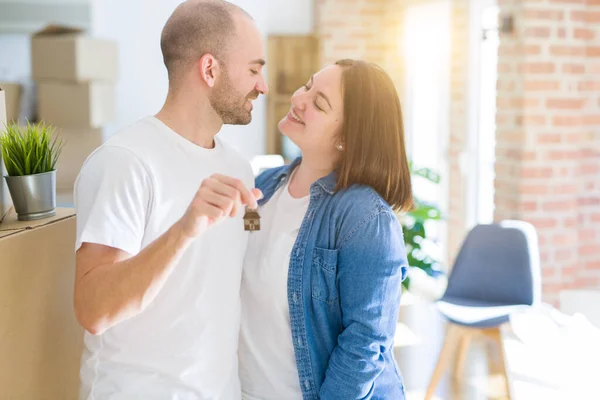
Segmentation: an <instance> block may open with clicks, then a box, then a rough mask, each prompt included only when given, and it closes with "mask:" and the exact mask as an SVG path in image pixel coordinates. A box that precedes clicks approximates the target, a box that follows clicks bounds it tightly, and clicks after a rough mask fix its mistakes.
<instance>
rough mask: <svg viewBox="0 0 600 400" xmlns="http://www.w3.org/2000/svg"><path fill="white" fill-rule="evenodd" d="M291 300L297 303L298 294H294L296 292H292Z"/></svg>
mask: <svg viewBox="0 0 600 400" xmlns="http://www.w3.org/2000/svg"><path fill="white" fill-rule="evenodd" d="M292 300H293V301H294V303H298V296H296V293H294V294H292Z"/></svg>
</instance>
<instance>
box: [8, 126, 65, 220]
mask: <svg viewBox="0 0 600 400" xmlns="http://www.w3.org/2000/svg"><path fill="white" fill-rule="evenodd" d="M54 131H55V129H54V128H53V127H52V126H50V125H46V124H45V123H44V122H40V123H38V124H31V123H29V122H28V123H27V126H26V127H25V126H20V125H18V124H17V123H9V124H5V127H4V131H3V132H1V133H0V148H1V150H2V158H3V159H4V165H5V167H6V171H7V173H8V175H7V176H5V179H6V183H7V186H8V191H9V193H10V196H11V198H12V201H13V205H14V207H15V211H16V212H17V215H18V218H19V220H21V221H31V220H35V219H41V218H46V217H51V216H53V215H55V214H56V162H57V160H58V157H59V155H60V152H61V151H62V148H63V142H62V140H60V139H59V138H58V137H57V136H54Z"/></svg>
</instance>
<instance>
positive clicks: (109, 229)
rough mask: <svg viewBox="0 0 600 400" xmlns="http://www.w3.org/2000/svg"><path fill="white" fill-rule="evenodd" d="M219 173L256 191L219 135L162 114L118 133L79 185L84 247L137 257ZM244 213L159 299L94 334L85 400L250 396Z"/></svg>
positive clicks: (87, 354)
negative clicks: (188, 134) (246, 386)
mask: <svg viewBox="0 0 600 400" xmlns="http://www.w3.org/2000/svg"><path fill="white" fill-rule="evenodd" d="M215 173H219V174H223V175H228V176H232V177H235V178H238V179H241V180H242V181H243V182H244V184H245V185H247V187H248V188H252V187H254V178H253V174H252V169H251V167H250V164H249V163H248V162H247V161H246V160H244V159H243V158H242V157H241V156H240V155H239V154H238V153H237V152H236V151H235V150H233V149H232V148H231V147H229V146H227V145H226V144H225V143H223V142H222V141H221V140H220V139H219V138H215V147H214V148H213V149H205V148H203V147H200V146H197V145H195V144H193V143H192V142H190V141H188V140H187V139H185V138H183V137H182V136H180V135H178V134H177V133H175V132H174V131H172V130H171V129H169V128H168V127H167V126H166V125H164V124H163V123H162V122H161V121H159V120H158V119H156V118H154V117H148V118H145V119H143V120H141V121H139V122H137V123H135V124H134V125H132V126H130V127H129V128H127V129H125V130H123V131H122V132H120V133H118V134H116V135H114V136H113V137H111V138H110V139H109V140H108V141H107V142H106V143H104V144H103V145H102V146H101V147H100V148H98V149H97V150H96V151H95V152H93V153H92V154H91V155H90V157H88V159H87V160H86V162H85V164H84V166H83V167H82V170H81V172H80V174H79V176H78V178H77V181H76V183H75V190H74V192H75V193H74V194H75V205H76V209H77V243H76V248H77V249H78V248H79V247H80V246H81V243H83V242H89V243H97V244H102V245H106V246H111V247H115V248H118V249H121V250H124V251H126V252H127V253H130V254H132V255H135V254H137V253H138V252H139V251H140V250H141V249H143V248H144V247H146V246H148V245H149V244H150V243H151V242H152V241H154V240H155V239H157V238H158V237H159V236H160V235H162V234H163V233H164V232H165V231H166V230H168V229H169V228H170V227H171V226H172V225H173V224H174V223H175V222H176V221H177V220H178V219H180V218H181V216H182V215H183V214H184V212H185V211H186V209H187V207H188V205H189V204H190V202H191V200H192V198H193V197H194V195H195V193H196V192H197V190H198V189H199V187H200V184H201V182H202V181H203V180H204V179H205V178H207V177H209V176H210V175H212V174H215ZM241 214H243V213H240V215H238V216H237V217H236V218H233V219H232V218H228V219H226V220H224V221H222V222H221V223H219V224H218V225H216V226H214V227H212V228H211V229H210V230H208V231H207V232H206V233H204V234H203V235H201V236H200V237H199V238H198V239H196V240H195V242H194V243H193V244H192V245H191V246H190V247H189V248H188V249H187V250H186V251H185V253H184V254H183V256H182V257H181V259H180V260H179V262H178V263H177V265H176V266H175V268H174V269H173V271H172V273H171V275H170V276H169V277H168V279H167V281H166V283H165V285H164V287H163V288H162V290H161V291H160V292H159V293H158V295H157V296H156V298H155V299H154V301H153V302H152V303H151V304H150V305H149V306H148V307H147V309H145V310H144V311H143V312H142V313H140V314H138V315H137V316H135V317H133V318H130V319H128V320H126V321H123V322H121V323H119V324H118V325H116V326H114V327H113V328H111V329H109V330H107V331H106V332H105V333H104V334H102V335H98V336H94V335H91V334H89V333H88V332H86V333H85V338H84V341H85V348H84V352H83V355H82V360H81V389H80V398H81V399H134V398H135V399H177V400H188V399H194V400H197V399H198V400H205V399H206V400H208V399H215V400H216V399H219V400H221V399H222V400H233V399H239V398H240V396H241V395H240V383H239V378H238V363H237V346H238V338H239V326H240V293H239V291H240V281H241V273H242V263H243V259H244V253H245V250H246V246H247V240H248V232H246V231H244V225H243V219H242V217H243V215H241Z"/></svg>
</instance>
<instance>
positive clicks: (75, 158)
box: [56, 129, 103, 191]
mask: <svg viewBox="0 0 600 400" xmlns="http://www.w3.org/2000/svg"><path fill="white" fill-rule="evenodd" d="M56 134H57V135H58V136H59V137H60V138H61V139H62V140H64V142H65V146H64V147H63V150H62V153H61V154H60V156H59V158H58V162H57V163H56V188H57V190H59V191H65V190H71V191H72V189H73V184H74V183H75V179H76V178H77V175H79V171H80V170H81V166H82V165H83V162H84V161H85V160H86V158H87V157H88V156H89V155H90V154H91V153H92V151H94V150H95V149H96V148H97V147H98V146H100V145H101V144H102V142H103V137H102V129H60V130H59V129H57V130H56Z"/></svg>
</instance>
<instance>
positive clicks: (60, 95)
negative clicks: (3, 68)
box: [31, 26, 118, 191]
mask: <svg viewBox="0 0 600 400" xmlns="http://www.w3.org/2000/svg"><path fill="white" fill-rule="evenodd" d="M31 62H32V65H31V71H32V76H33V79H34V80H35V81H36V84H37V88H38V119H39V120H43V121H45V122H47V123H50V124H52V125H53V126H55V127H56V128H57V133H59V134H60V135H61V136H62V138H63V139H64V140H65V142H66V144H65V147H64V149H63V152H62V155H61V157H60V158H59V161H58V165H57V172H56V186H57V190H59V191H60V190H71V189H72V188H73V183H74V181H75V178H76V177H77V174H78V173H79V170H80V169H81V165H82V164H83V162H84V161H85V159H86V158H87V156H88V155H89V154H90V153H91V152H92V151H93V150H94V149H95V148H96V147H98V146H99V145H100V144H101V143H102V127H103V126H104V124H106V123H107V122H110V121H112V120H113V119H114V116H115V82H116V80H117V74H118V47H117V44H116V43H115V42H113V41H108V40H101V39H96V38H91V37H88V36H86V35H85V34H83V33H82V32H81V31H79V30H77V29H72V28H67V27H61V26H49V27H47V28H45V29H43V30H41V31H39V32H37V33H36V34H34V35H33V37H32V40H31Z"/></svg>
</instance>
